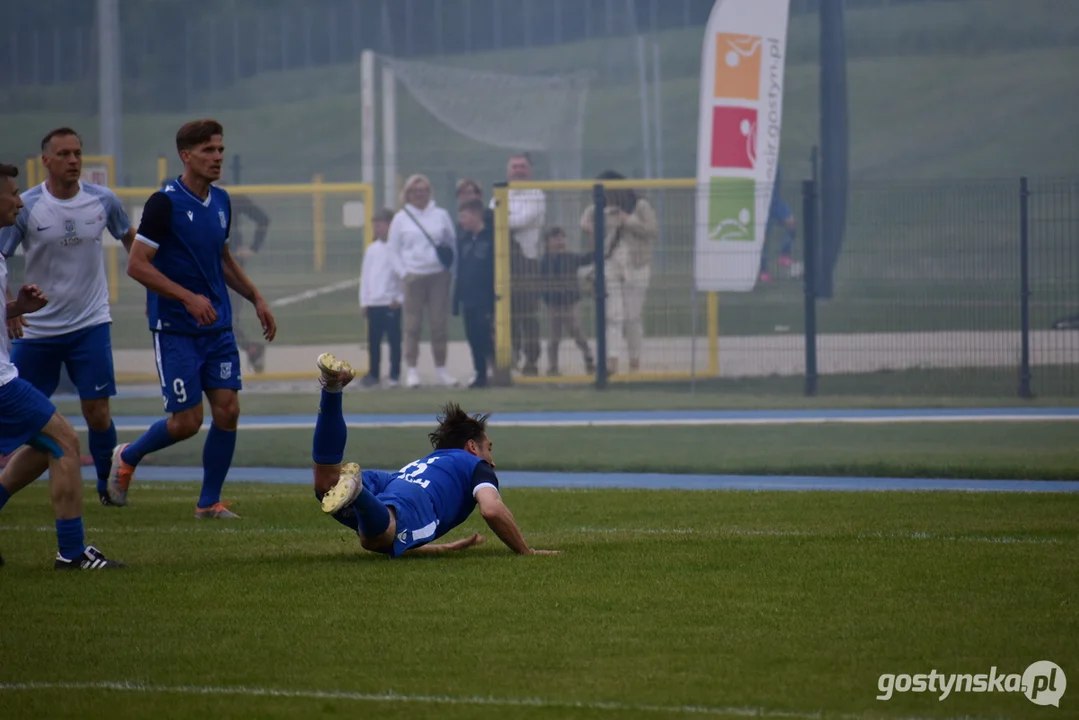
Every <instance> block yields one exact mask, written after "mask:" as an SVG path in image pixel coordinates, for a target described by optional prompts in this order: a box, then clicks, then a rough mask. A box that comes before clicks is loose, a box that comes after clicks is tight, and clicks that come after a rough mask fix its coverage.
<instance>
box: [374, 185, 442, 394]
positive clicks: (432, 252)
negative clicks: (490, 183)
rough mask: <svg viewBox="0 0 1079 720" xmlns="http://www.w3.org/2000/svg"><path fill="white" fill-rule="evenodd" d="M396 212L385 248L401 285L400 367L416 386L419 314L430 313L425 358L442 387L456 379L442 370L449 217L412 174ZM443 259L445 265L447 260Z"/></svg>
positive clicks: (408, 381)
mask: <svg viewBox="0 0 1079 720" xmlns="http://www.w3.org/2000/svg"><path fill="white" fill-rule="evenodd" d="M399 201H400V203H401V210H400V211H398V212H397V214H396V215H394V216H393V222H391V223H390V232H389V247H390V251H391V252H390V258H391V261H392V262H393V263H394V270H395V271H396V272H397V274H398V276H399V277H401V278H402V279H403V281H404V288H405V301H404V329H405V364H406V365H407V366H408V377H407V378H406V380H405V383H406V384H407V385H408V387H410V388H414V387H419V386H420V374H419V372H418V371H417V369H416V365H417V363H418V361H419V357H420V331H421V329H422V326H423V313H424V309H427V310H428V311H429V312H430V315H431V354H432V355H433V356H434V361H435V372H436V373H437V375H438V381H439V382H440V383H441V384H442V385H445V386H446V387H454V386H456V385H457V379H456V378H454V377H452V376H451V375H450V374H449V373H448V372H446V350H447V345H448V344H449V333H448V325H449V316H450V285H451V281H450V267H451V266H452V262H453V261H452V253H453V246H454V241H455V239H456V236H455V234H454V232H455V231H454V224H453V220H452V219H451V218H450V215H449V213H447V212H446V211H445V210H444V209H442V208H440V207H439V206H438V205H437V204H436V203H435V201H434V199H433V198H432V197H431V181H430V180H428V179H427V177H426V176H424V175H413V176H411V177H410V178H408V180H406V181H405V184H404V187H403V188H401V197H400V198H399ZM447 260H448V262H447Z"/></svg>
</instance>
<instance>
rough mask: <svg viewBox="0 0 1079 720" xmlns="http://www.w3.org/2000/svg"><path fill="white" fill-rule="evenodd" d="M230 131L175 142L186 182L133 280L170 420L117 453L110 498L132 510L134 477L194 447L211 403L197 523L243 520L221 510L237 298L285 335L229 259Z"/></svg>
mask: <svg viewBox="0 0 1079 720" xmlns="http://www.w3.org/2000/svg"><path fill="white" fill-rule="evenodd" d="M223 134H224V131H223V129H222V127H221V124H220V123H218V122H217V121H215V120H195V121H192V122H189V123H187V124H185V125H184V126H183V127H181V128H180V130H179V132H177V133H176V150H177V151H178V152H179V154H180V159H181V160H182V161H183V163H184V173H183V175H181V176H180V177H178V178H176V179H175V180H173V181H172V182H170V183H168V184H167V185H166V186H165V187H164V189H162V190H160V191H158V192H156V193H154V194H153V195H151V196H150V199H149V200H147V201H146V206H145V207H144V208H143V211H142V222H141V223H140V225H139V232H138V234H137V235H136V242H135V243H134V244H133V245H132V247H131V258H130V260H129V261H128V266H127V274H128V275H130V276H131V277H133V278H134V279H135V280H137V281H138V282H139V283H141V284H142V285H144V286H145V287H146V289H147V293H146V295H147V306H148V312H147V315H148V316H149V320H150V331H151V333H152V334H153V341H154V354H155V356H156V360H157V372H158V376H159V377H160V380H161V388H162V394H163V396H164V400H165V412H166V413H168V414H169V417H168V418H166V419H164V420H159V421H158V422H156V423H154V424H153V425H151V426H150V428H149V429H148V430H147V431H146V433H145V434H143V436H142V437H140V438H139V439H138V440H136V441H135V442H133V443H131V444H124V445H117V446H116V448H115V450H113V453H112V469H111V472H110V474H109V485H108V490H109V497H110V498H111V499H112V501H113V502H115V503H118V504H120V505H126V504H127V492H128V489H129V488H130V486H131V481H132V479H133V477H134V472H135V467H136V466H137V465H138V463H139V461H140V460H142V458H143V457H145V456H146V455H148V454H150V453H153V452H157V451H159V450H162V449H164V448H167V447H169V446H170V445H173V444H175V443H178V442H180V441H182V440H186V439H188V438H190V437H192V436H193V435H195V433H197V432H198V431H199V428H200V427H202V419H203V415H202V394H203V393H204V392H205V393H206V397H207V399H208V400H209V401H210V412H211V415H212V423H211V425H210V431H209V433H208V434H207V436H206V444H205V445H204V447H203V451H202V469H203V470H202V472H203V479H202V492H201V493H200V495H199V499H198V503H197V504H196V506H195V517H197V518H203V519H210V518H222V519H224V518H237V517H239V516H238V515H236V514H235V513H233V512H232V511H230V510H229V509H228V506H227V504H226V503H222V502H221V487H222V485H224V483H225V476H226V475H227V474H228V471H229V466H230V465H231V464H232V455H233V452H234V450H235V449H236V425H237V422H238V421H239V417H240V402H239V390H240V387H241V384H240V355H239V352H238V351H237V348H236V337H235V336H234V335H233V333H232V311H231V307H230V303H229V294H228V289H229V288H232V289H233V290H235V291H236V292H238V293H239V294H240V295H241V296H242V297H244V298H245V299H247V300H248V301H250V302H251V303H252V304H254V306H255V313H256V314H257V315H258V318H259V322H260V323H261V324H262V332H263V335H264V337H265V338H266V339H267V340H268V341H272V340H273V339H274V336H275V335H276V333H277V326H276V324H275V322H274V318H273V314H272V313H271V312H270V308H269V306H268V305H267V304H266V301H265V300H263V298H262V295H260V294H259V292H258V290H257V289H256V288H255V286H254V285H253V284H252V283H251V281H250V280H249V279H248V278H247V275H246V274H244V271H243V269H242V268H240V265H239V264H238V263H237V262H236V260H235V258H233V257H232V255H231V254H230V253H229V239H228V238H229V223H230V219H231V217H232V208H231V206H230V203H229V196H228V193H227V192H225V191H224V190H222V189H221V188H217V187H214V186H213V185H212V184H211V183H213V182H214V181H215V180H217V179H218V178H220V177H221V163H222V159H223V157H224V153H225V146H224V141H223Z"/></svg>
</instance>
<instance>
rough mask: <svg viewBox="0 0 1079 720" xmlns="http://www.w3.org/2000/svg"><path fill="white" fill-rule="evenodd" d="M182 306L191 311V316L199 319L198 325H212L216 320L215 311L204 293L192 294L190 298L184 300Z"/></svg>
mask: <svg viewBox="0 0 1079 720" xmlns="http://www.w3.org/2000/svg"><path fill="white" fill-rule="evenodd" d="M184 307H185V308H186V309H187V311H188V312H189V313H191V317H193V318H195V319H196V320H198V321H199V325H213V324H214V323H215V322H217V311H216V310H214V306H213V303H211V302H210V300H209V298H207V297H205V296H204V295H195V294H192V295H191V298H190V299H188V300H184Z"/></svg>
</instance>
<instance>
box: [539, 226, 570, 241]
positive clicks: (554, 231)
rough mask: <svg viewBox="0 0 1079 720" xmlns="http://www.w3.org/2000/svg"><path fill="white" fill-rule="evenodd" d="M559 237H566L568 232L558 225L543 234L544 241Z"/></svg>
mask: <svg viewBox="0 0 1079 720" xmlns="http://www.w3.org/2000/svg"><path fill="white" fill-rule="evenodd" d="M559 235H561V236H562V237H565V236H566V231H565V230H563V229H562V228H561V227H559V226H558V225H552V226H551V227H549V228H547V230H546V231H545V232H544V233H543V239H544V240H550V239H551V238H553V237H558V236H559Z"/></svg>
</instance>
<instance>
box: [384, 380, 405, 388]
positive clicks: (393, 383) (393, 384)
mask: <svg viewBox="0 0 1079 720" xmlns="http://www.w3.org/2000/svg"><path fill="white" fill-rule="evenodd" d="M386 387H388V388H390V389H393V388H398V387H401V383H399V382H397V381H396V380H394V379H393V378H390V379H389V380H387V381H386Z"/></svg>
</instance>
